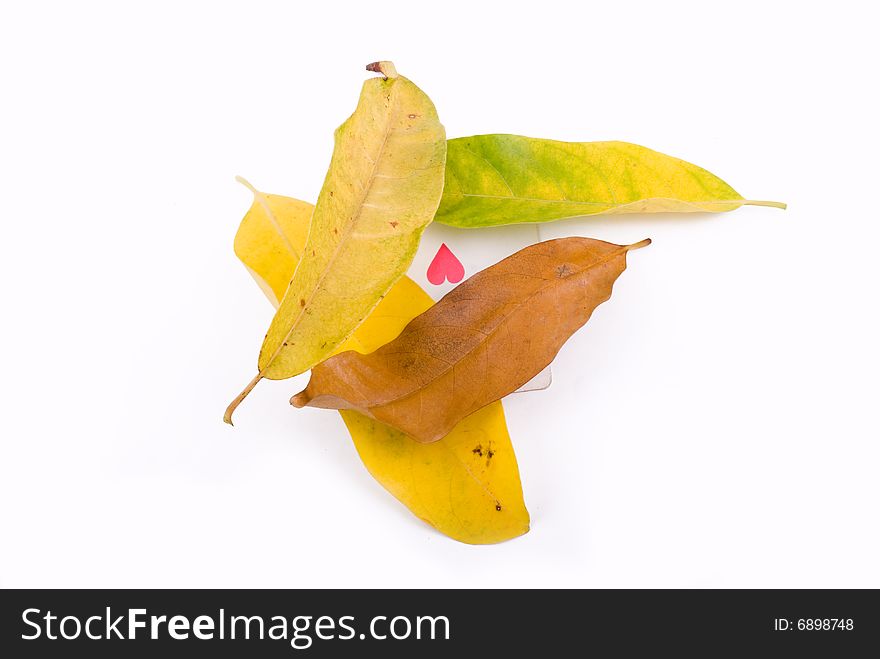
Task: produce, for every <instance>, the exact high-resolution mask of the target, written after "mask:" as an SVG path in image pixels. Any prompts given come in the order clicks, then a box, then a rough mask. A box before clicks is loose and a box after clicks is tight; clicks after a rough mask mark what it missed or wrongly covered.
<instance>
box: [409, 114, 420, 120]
mask: <svg viewBox="0 0 880 659" xmlns="http://www.w3.org/2000/svg"><path fill="white" fill-rule="evenodd" d="M407 116H408V117H409V118H410V119H415V118H416V117H418V116H419V115H417V114H410V115H407Z"/></svg>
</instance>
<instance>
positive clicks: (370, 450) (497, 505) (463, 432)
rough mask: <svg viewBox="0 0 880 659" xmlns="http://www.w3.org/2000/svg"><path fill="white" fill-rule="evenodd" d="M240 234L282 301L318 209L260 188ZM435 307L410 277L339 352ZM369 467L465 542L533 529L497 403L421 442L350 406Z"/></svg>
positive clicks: (250, 263)
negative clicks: (440, 435) (433, 439)
mask: <svg viewBox="0 0 880 659" xmlns="http://www.w3.org/2000/svg"><path fill="white" fill-rule="evenodd" d="M242 182H243V183H245V185H248V187H250V188H251V190H253V192H254V197H255V198H254V204H253V205H252V206H251V208H250V210H249V211H248V213H247V215H245V217H244V219H243V220H242V222H241V226H240V227H239V229H238V233H237V234H236V237H235V253H236V254H237V255H238V257H239V258H240V259H241V260H242V262H243V263H244V264H245V266H247V268H248V270H249V271H250V273H251V274H252V275H253V276H254V278H255V279H256V280H257V283H258V284H260V287H261V288H262V289H263V291H264V292H266V295H267V297H268V298H269V300H270V301H271V302H272V303H273V304H275V305H276V306H277V304H278V302H277V301H278V298H279V297H280V296H282V295H283V293H284V290H285V288H286V285H287V284H286V281H287V279H289V276H290V273H292V272H293V270H294V269H295V268H296V264H297V261H298V254H299V253H300V252H301V251H302V249H303V246H304V244H305V241H306V237H305V236H306V227H308V223H309V218H310V217H311V214H312V208H313V206H312V205H311V204H307V203H305V202H301V201H297V200H295V199H290V198H287V197H281V196H278V195H263V194H262V193H260V192H258V191H256V190H254V188H253V187H251V186H250V184H248V183H247V182H245V181H242ZM432 304H433V302H432V300H431V298H430V297H429V296H428V294H427V293H425V292H424V291H423V290H422V289H421V288H419V286H418V284H416V283H415V282H414V281H412V280H411V279H409V278H408V277H403V278H401V279H400V280H399V281H398V282H397V283H396V284H395V285H394V286H393V287H392V288H391V290H390V291H389V292H388V294H387V295H386V296H385V298H384V299H383V300H382V302H381V303H380V304H379V305H378V306H377V307H376V308H375V309H374V310H373V312H372V313H371V314H370V315H369V317H368V318H367V319H366V320H365V321H364V323H363V324H362V325H361V326H360V327H359V328H358V329H357V330H356V331H355V333H354V334H353V335H352V336H351V337H350V338H349V340H348V341H347V342H346V343H345V344H344V345H342V346H340V348H339V349H338V351H339V352H341V351H343V350H357V351H358V352H361V353H369V352H372V351H374V350H376V349H377V348H379V347H380V346H382V345H384V344H386V343H388V342H389V341H391V340H392V339H394V338H395V337H396V336H397V335H398V334H400V332H401V330H402V329H403V328H404V327H405V326H406V324H407V323H409V321H410V320H412V319H413V318H414V317H416V316H417V315H419V314H421V313H422V312H424V311H425V310H427V309H428V308H429V307H430V306H431V305H432ZM341 415H342V418H343V420H344V421H345V425H346V426H347V427H348V430H349V433H350V434H351V438H352V441H353V442H354V445H355V448H356V449H357V451H358V454H359V455H360V457H361V460H362V461H363V463H364V465H365V466H366V467H367V470H368V471H369V472H370V473H371V474H372V475H373V477H374V478H375V479H376V480H377V481H379V483H381V484H382V486H383V487H384V488H385V489H387V490H388V491H389V492H390V493H391V494H392V495H394V496H395V497H396V498H397V499H398V500H399V501H400V502H401V503H403V504H404V505H405V506H407V508H409V509H410V510H411V511H412V512H413V513H414V514H415V515H416V516H418V517H419V518H421V519H423V520H425V521H426V522H428V523H429V524H431V525H432V526H434V527H435V528H436V529H437V530H438V531H440V532H441V533H444V534H446V535H448V536H449V537H451V538H454V539H455V540H459V541H460V542H466V543H470V544H490V543H495V542H502V541H504V540H509V539H511V538H515V537H516V536H519V535H522V534H523V533H526V532H527V531H528V530H529V513H528V511H527V510H526V507H525V502H524V501H523V495H522V485H521V483H520V478H519V469H518V467H517V464H516V455H515V454H514V451H513V445H512V444H511V442H510V435H509V434H508V432H507V424H506V423H505V420H504V408H503V407H502V406H501V402H500V401H499V402H495V403H492V404H491V405H488V406H487V407H485V408H483V409H481V410H480V411H478V412H477V413H475V414H472V415H470V416H468V417H467V418H465V419H464V420H462V421H461V422H460V423H459V424H458V425H457V426H455V428H454V429H453V430H452V432H450V433H449V434H448V435H447V436H446V437H444V438H443V439H441V440H440V441H438V442H435V443H433V444H419V443H417V442H415V441H413V440H412V439H410V438H409V437H407V436H406V435H404V434H402V433H400V432H399V431H397V430H394V429H393V428H390V427H388V426H386V425H384V424H382V423H379V422H377V421H375V420H373V419H370V418H367V417H365V416H363V415H362V414H360V413H358V412H353V411H344V412H341Z"/></svg>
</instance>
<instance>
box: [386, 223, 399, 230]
mask: <svg viewBox="0 0 880 659" xmlns="http://www.w3.org/2000/svg"><path fill="white" fill-rule="evenodd" d="M388 224H390V225H391V228H392V229H396V228H397V225H398V224H400V222H389V223H388Z"/></svg>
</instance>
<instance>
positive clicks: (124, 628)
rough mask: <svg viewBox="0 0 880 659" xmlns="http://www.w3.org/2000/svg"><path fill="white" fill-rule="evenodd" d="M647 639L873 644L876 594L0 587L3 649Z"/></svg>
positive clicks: (716, 646)
mask: <svg viewBox="0 0 880 659" xmlns="http://www.w3.org/2000/svg"><path fill="white" fill-rule="evenodd" d="M652 645H653V647H655V649H656V650H657V651H658V652H660V651H661V649H662V650H664V654H665V651H674V653H675V654H676V656H682V655H683V654H688V655H690V654H693V655H696V656H716V655H717V654H719V653H722V652H724V653H725V654H726V653H728V652H730V651H732V650H737V651H742V652H748V653H749V656H754V655H755V653H758V652H763V651H766V652H771V651H772V652H778V653H786V654H785V655H780V656H788V654H787V653H793V652H798V653H799V655H800V656H805V655H807V654H808V655H811V656H812V655H813V654H817V655H823V654H824V655H825V656H854V655H852V654H850V653H853V652H856V651H858V652H859V653H862V652H865V651H867V652H872V653H876V652H877V651H878V649H880V598H878V592H877V591H873V590H785V591H783V590H728V591H720V590H586V591H585V590H509V591H503V590H502V591H499V590H476V591H467V590H179V591H175V590H28V591H26V590H7V591H2V592H0V649H2V650H3V652H2V653H0V654H2V656H4V657H68V656H88V657H121V656H125V657H139V656H161V657H163V658H172V657H187V658H188V659H189V658H191V657H193V656H203V655H204V656H217V655H219V656H247V657H297V656H308V657H325V656H327V657H331V656H332V657H338V656H355V655H356V654H361V653H363V652H364V651H367V652H371V653H372V652H379V653H381V655H382V656H388V657H397V656H408V657H409V656H416V657H434V656H438V657H439V656H477V655H478V654H481V653H482V654H483V655H484V656H498V655H500V654H502V653H512V656H516V657H521V656H528V653H536V656H538V657H545V656H556V654H553V655H548V654H547V653H548V652H554V653H561V652H562V651H563V650H568V649H573V650H574V651H575V653H576V654H577V655H580V654H581V653H583V654H584V655H586V654H587V653H589V652H591V651H597V650H600V649H604V650H605V651H608V650H611V651H613V652H614V653H615V654H617V653H620V654H628V653H629V652H631V651H632V652H634V651H636V650H638V649H643V648H645V647H651V646H652ZM462 652H465V653H467V654H465V655H463V654H460V653H462ZM74 653H76V654H74ZM450 653H452V654H450ZM472 653H473V654H472ZM859 656H865V655H862V654H860V655H859Z"/></svg>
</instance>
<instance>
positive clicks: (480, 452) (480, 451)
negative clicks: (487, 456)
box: [471, 444, 483, 458]
mask: <svg viewBox="0 0 880 659" xmlns="http://www.w3.org/2000/svg"><path fill="white" fill-rule="evenodd" d="M471 453H474V454H476V455H479V456H480V457H481V458H482V457H483V445H482V444H477V445H476V446H475V447H474V450H473V451H471Z"/></svg>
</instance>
